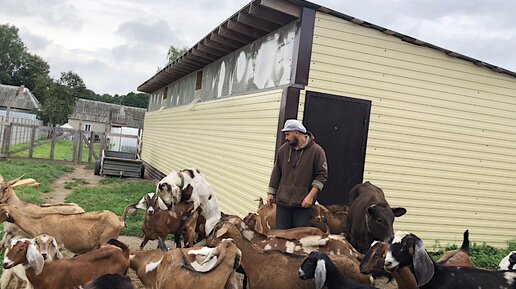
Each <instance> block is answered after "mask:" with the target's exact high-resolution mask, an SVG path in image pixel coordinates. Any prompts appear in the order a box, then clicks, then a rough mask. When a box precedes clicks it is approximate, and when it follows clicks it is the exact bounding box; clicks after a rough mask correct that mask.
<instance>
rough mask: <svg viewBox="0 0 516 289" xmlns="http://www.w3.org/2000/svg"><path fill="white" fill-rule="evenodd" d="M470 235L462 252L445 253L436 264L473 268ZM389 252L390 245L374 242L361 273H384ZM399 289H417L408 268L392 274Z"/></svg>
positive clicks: (399, 269) (361, 266) (363, 262)
mask: <svg viewBox="0 0 516 289" xmlns="http://www.w3.org/2000/svg"><path fill="white" fill-rule="evenodd" d="M468 235H469V233H468V230H466V231H465V232H464V239H463V241H462V246H461V248H460V250H450V251H446V252H444V254H443V256H442V257H441V258H440V259H439V260H438V261H437V262H436V263H437V264H442V265H444V266H463V267H473V261H471V258H469V237H468ZM388 250H389V243H386V242H382V241H374V242H373V244H371V247H370V248H369V250H368V251H367V253H366V254H365V255H364V258H363V259H362V261H361V262H360V272H361V273H362V274H371V273H373V275H375V274H378V273H380V272H384V271H383V270H384V268H383V267H384V261H385V254H387V251H388ZM392 274H393V276H394V279H396V283H398V289H416V288H417V283H416V279H415V278H414V275H412V274H411V273H410V271H409V270H408V268H405V267H404V268H398V269H397V270H394V272H392Z"/></svg>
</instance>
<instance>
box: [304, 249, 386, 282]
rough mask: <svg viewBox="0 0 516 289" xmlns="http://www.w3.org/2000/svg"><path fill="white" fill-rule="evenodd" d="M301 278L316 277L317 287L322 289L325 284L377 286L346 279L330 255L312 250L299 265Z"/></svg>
mask: <svg viewBox="0 0 516 289" xmlns="http://www.w3.org/2000/svg"><path fill="white" fill-rule="evenodd" d="M299 278H301V279H303V280H306V279H312V278H314V279H315V288H316V289H321V288H322V287H323V286H324V285H326V287H328V289H372V288H376V287H372V286H368V285H364V284H359V283H354V282H351V281H349V280H348V279H346V277H344V275H342V273H341V272H340V271H339V269H338V268H337V267H336V266H335V264H333V262H332V261H331V259H330V258H329V257H328V255H326V254H324V253H320V252H317V251H312V252H311V253H310V255H308V257H306V259H305V260H304V261H303V263H301V266H300V267H299Z"/></svg>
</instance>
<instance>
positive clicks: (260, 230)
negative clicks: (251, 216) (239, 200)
mask: <svg viewBox="0 0 516 289" xmlns="http://www.w3.org/2000/svg"><path fill="white" fill-rule="evenodd" d="M255 218H256V217H255ZM254 229H255V230H256V232H258V233H260V234H264V230H263V227H262V222H261V221H260V219H259V218H256V223H255V224H254Z"/></svg>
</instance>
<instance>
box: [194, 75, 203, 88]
mask: <svg viewBox="0 0 516 289" xmlns="http://www.w3.org/2000/svg"><path fill="white" fill-rule="evenodd" d="M201 88H202V70H199V71H197V80H196V81H195V90H199V89H201Z"/></svg>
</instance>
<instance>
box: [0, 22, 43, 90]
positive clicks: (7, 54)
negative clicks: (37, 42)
mask: <svg viewBox="0 0 516 289" xmlns="http://www.w3.org/2000/svg"><path fill="white" fill-rule="evenodd" d="M49 72H50V66H49V65H48V63H47V62H46V61H45V60H43V59H42V58H41V57H39V56H37V55H33V54H30V53H29V52H28V51H27V47H25V44H24V43H23V41H22V40H21V39H20V37H19V36H18V28H16V27H15V26H9V25H8V24H5V25H0V82H1V83H5V84H10V85H17V86H19V85H22V84H23V85H25V87H27V88H28V89H30V90H33V89H34V87H35V86H36V79H37V78H38V77H40V76H47V75H48V74H49Z"/></svg>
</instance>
